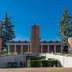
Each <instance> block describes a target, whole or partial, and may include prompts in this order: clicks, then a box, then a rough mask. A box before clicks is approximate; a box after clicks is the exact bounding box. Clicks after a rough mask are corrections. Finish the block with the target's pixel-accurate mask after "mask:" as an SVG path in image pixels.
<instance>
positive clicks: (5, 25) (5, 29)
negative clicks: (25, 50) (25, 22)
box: [1, 12, 15, 48]
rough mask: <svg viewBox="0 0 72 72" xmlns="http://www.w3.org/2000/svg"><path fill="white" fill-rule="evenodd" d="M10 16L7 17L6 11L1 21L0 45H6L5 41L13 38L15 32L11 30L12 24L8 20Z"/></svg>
mask: <svg viewBox="0 0 72 72" xmlns="http://www.w3.org/2000/svg"><path fill="white" fill-rule="evenodd" d="M10 19H11V17H10V18H8V14H7V12H6V13H5V16H4V18H3V20H2V22H1V26H2V27H1V28H2V30H1V37H2V47H3V48H4V47H6V43H7V42H9V41H11V40H13V39H14V38H15V32H14V30H13V28H14V25H13V24H12V22H11V21H10Z"/></svg>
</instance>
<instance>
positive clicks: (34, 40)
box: [30, 24, 40, 53]
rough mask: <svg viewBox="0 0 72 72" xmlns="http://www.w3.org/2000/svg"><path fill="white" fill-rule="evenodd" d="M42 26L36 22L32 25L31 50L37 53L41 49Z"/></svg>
mask: <svg viewBox="0 0 72 72" xmlns="http://www.w3.org/2000/svg"><path fill="white" fill-rule="evenodd" d="M39 29H40V27H39V26H37V25H36V24H34V25H33V26H31V27H30V52H32V53H36V52H39V50H40V30H39Z"/></svg>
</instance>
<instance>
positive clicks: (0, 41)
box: [0, 38, 2, 52]
mask: <svg viewBox="0 0 72 72" xmlns="http://www.w3.org/2000/svg"><path fill="white" fill-rule="evenodd" d="M1 51H2V38H0V52H1Z"/></svg>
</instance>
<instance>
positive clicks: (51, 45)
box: [7, 25, 63, 53]
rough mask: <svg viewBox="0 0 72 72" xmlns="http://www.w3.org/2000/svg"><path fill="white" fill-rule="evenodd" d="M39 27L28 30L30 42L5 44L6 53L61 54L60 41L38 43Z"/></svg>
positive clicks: (34, 26)
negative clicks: (6, 47)
mask: <svg viewBox="0 0 72 72" xmlns="http://www.w3.org/2000/svg"><path fill="white" fill-rule="evenodd" d="M39 29H40V27H39V26H37V25H33V26H31V28H30V41H26V40H25V41H11V42H9V43H7V46H8V52H17V53H25V52H32V53H46V52H54V53H56V52H62V47H63V43H62V42H60V41H40V30H39Z"/></svg>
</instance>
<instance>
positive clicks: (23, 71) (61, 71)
mask: <svg viewBox="0 0 72 72" xmlns="http://www.w3.org/2000/svg"><path fill="white" fill-rule="evenodd" d="M0 72H72V68H7V69H0Z"/></svg>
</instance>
